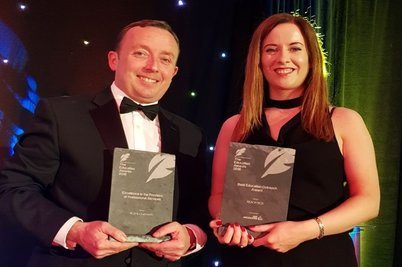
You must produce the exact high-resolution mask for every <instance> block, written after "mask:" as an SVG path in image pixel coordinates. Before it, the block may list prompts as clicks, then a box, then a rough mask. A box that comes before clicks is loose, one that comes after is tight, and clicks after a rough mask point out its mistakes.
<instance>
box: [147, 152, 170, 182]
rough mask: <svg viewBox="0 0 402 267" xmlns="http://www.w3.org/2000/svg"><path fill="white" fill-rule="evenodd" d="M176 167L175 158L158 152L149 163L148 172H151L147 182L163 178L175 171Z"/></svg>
mask: <svg viewBox="0 0 402 267" xmlns="http://www.w3.org/2000/svg"><path fill="white" fill-rule="evenodd" d="M174 168H175V161H174V158H172V157H168V156H167V155H163V154H157V155H155V156H154V157H153V158H152V160H151V161H150V163H149V166H148V172H149V173H151V174H150V176H149V177H148V179H147V181H146V183H148V182H149V181H152V180H153V179H162V178H165V177H167V176H168V175H169V174H171V173H172V172H173V170H174Z"/></svg>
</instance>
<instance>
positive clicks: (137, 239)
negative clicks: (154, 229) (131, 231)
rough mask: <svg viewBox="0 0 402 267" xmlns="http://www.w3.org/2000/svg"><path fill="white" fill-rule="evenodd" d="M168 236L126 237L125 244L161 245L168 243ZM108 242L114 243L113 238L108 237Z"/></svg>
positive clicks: (169, 237)
mask: <svg viewBox="0 0 402 267" xmlns="http://www.w3.org/2000/svg"><path fill="white" fill-rule="evenodd" d="M170 239H172V238H171V236H170V235H165V236H162V237H153V236H151V235H127V241H126V242H127V243H162V242H165V241H169V240H170ZM109 240H112V241H116V240H115V239H114V238H112V237H109Z"/></svg>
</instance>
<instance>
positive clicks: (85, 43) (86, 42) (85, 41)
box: [82, 40, 90, 45]
mask: <svg viewBox="0 0 402 267" xmlns="http://www.w3.org/2000/svg"><path fill="white" fill-rule="evenodd" d="M82 43H83V44H84V45H89V44H90V42H89V41H87V40H84V41H82Z"/></svg>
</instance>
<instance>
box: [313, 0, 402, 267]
mask: <svg viewBox="0 0 402 267" xmlns="http://www.w3.org/2000/svg"><path fill="white" fill-rule="evenodd" d="M400 10H402V2H401V1H397V0H395V1H387V0H375V1H373V0H333V1H318V4H317V13H316V14H317V21H318V24H319V25H321V26H322V31H323V33H324V34H325V47H326V51H327V53H328V61H329V63H330V72H331V76H330V85H331V86H330V87H331V95H332V96H333V102H334V104H336V105H339V106H345V107H348V108H351V109H354V110H356V111H357V112H359V113H360V114H361V115H362V117H363V119H364V120H365V122H366V125H367V127H368V129H369V131H370V133H371V136H372V138H373V142H374V146H375V149H376V157H377V164H378V171H379V176H380V186H381V208H380V215H379V217H378V218H376V219H374V220H372V221H370V222H367V223H365V224H364V225H363V227H362V232H361V238H360V240H361V243H360V264H361V266H364V267H366V266H373V267H378V266H381V267H382V266H393V264H395V266H396V265H397V264H401V263H400V262H399V263H393V262H394V257H395V255H394V252H395V251H394V248H395V245H396V242H400V240H399V241H398V239H395V234H396V226H397V214H398V213H397V210H398V201H400V200H398V194H399V192H398V191H399V177H400V173H399V168H400V157H401V155H400V153H401V122H402V119H401V117H402V115H401V113H402V112H401V106H402V103H401V100H402V97H401V96H402V93H401V91H402V71H401V65H402V49H401V48H402V37H401V32H402V22H401V21H402V18H401V16H402V15H400V14H398V12H399V11H400ZM395 240H396V242H395ZM399 246H400V245H399ZM398 266H400V265H398Z"/></svg>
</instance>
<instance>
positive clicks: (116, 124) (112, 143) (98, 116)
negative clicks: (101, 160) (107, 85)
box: [90, 89, 128, 151]
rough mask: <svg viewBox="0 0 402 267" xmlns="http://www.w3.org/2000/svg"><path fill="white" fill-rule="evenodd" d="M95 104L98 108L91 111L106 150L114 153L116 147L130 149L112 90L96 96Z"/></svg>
mask: <svg viewBox="0 0 402 267" xmlns="http://www.w3.org/2000/svg"><path fill="white" fill-rule="evenodd" d="M93 103H94V104H95V105H96V107H95V108H94V109H93V110H91V111H90V114H91V116H92V119H93V120H94V122H95V125H96V128H97V129H98V131H99V134H100V135H101V137H102V139H103V142H104V144H105V146H106V148H107V149H108V150H110V151H113V149H114V148H115V147H122V148H128V145H127V140H126V137H125V135H124V130H123V125H122V123H121V119H120V114H119V111H118V109H117V105H116V101H115V100H114V97H113V94H112V92H111V90H110V89H107V90H104V91H103V92H101V93H99V94H98V95H96V96H95V98H94V99H93Z"/></svg>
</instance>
